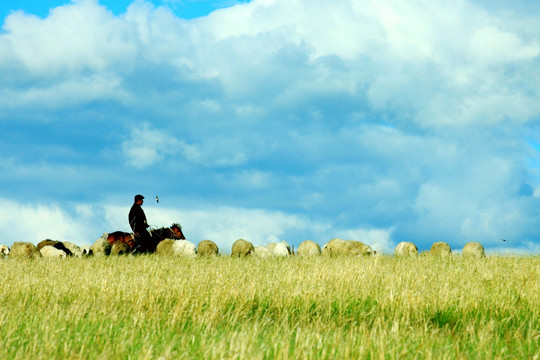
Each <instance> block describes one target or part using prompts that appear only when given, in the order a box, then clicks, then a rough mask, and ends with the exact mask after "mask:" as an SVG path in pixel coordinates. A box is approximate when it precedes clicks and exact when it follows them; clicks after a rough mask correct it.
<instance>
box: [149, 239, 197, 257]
mask: <svg viewBox="0 0 540 360" xmlns="http://www.w3.org/2000/svg"><path fill="white" fill-rule="evenodd" d="M156 252H157V253H158V254H159V255H165V256H187V257H195V256H196V255H197V250H196V247H195V244H194V243H192V242H191V241H187V240H174V239H165V240H162V241H160V242H159V244H158V245H157V248H156Z"/></svg>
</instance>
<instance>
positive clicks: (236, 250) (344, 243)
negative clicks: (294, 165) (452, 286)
mask: <svg viewBox="0 0 540 360" xmlns="http://www.w3.org/2000/svg"><path fill="white" fill-rule="evenodd" d="M107 236H108V234H107V233H105V234H103V235H102V237H101V238H99V239H98V240H96V242H95V243H94V244H93V245H91V246H90V245H86V246H78V245H75V244H74V243H71V242H67V241H55V240H49V239H47V240H43V241H41V242H39V243H38V245H37V246H35V245H34V244H32V243H30V242H15V243H14V244H13V245H12V247H11V249H10V248H9V247H8V246H6V245H0V256H8V255H9V256H10V257H15V258H31V259H33V258H38V257H46V258H65V257H68V256H75V257H86V256H110V255H127V254H130V253H131V249H130V247H129V246H128V245H127V244H125V243H120V242H115V243H114V244H113V245H111V244H110V243H109V242H108V241H107ZM451 252H452V250H451V248H450V246H449V245H448V244H447V243H445V242H436V243H434V244H433V245H432V247H431V249H430V250H429V251H427V252H426V253H430V254H436V255H442V256H445V255H450V254H451ZM156 253H157V254H158V255H172V256H185V257H195V256H211V255H219V254H220V252H219V248H218V246H217V245H216V243H214V242H213V241H211V240H203V241H201V242H200V243H199V244H198V245H197V246H196V245H195V244H194V243H192V242H190V241H187V240H173V239H165V240H162V241H161V242H160V243H159V244H158V245H157V248H156ZM374 254H376V252H375V251H373V250H372V248H371V247H370V246H368V245H366V244H364V243H363V242H361V241H355V240H343V239H332V240H330V241H329V242H328V243H326V244H325V245H324V246H323V247H322V248H321V247H320V246H319V244H317V243H316V242H314V241H311V240H306V241H304V242H302V243H301V244H300V245H299V246H298V249H297V250H296V252H295V251H294V249H291V246H290V245H289V244H288V243H287V242H286V241H281V242H272V243H269V244H267V245H266V246H253V244H252V243H251V242H249V241H246V240H244V239H238V240H236V241H235V242H234V243H233V245H232V249H231V256H232V257H245V256H257V257H273V256H290V255H298V256H319V255H326V256H340V255H345V256H363V255H374ZM394 255H395V256H408V255H409V256H410V255H419V252H418V247H417V246H416V245H415V244H413V243H411V242H401V243H399V244H398V245H397V246H396V248H395V250H394ZM462 255H463V256H474V257H483V256H485V252H484V247H483V246H482V245H481V244H480V243H478V242H469V243H467V244H466V245H465V246H464V247H463V251H462Z"/></svg>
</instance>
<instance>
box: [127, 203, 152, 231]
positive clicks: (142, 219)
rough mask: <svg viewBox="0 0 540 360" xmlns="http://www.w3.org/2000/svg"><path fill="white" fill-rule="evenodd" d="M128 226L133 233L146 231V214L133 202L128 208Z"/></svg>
mask: <svg viewBox="0 0 540 360" xmlns="http://www.w3.org/2000/svg"><path fill="white" fill-rule="evenodd" d="M128 219H129V226H131V230H133V232H134V233H135V234H141V233H145V232H146V228H147V227H148V224H147V223H146V215H145V214H144V211H143V209H142V207H141V205H139V204H137V203H134V204H133V206H132V207H131V210H129V215H128Z"/></svg>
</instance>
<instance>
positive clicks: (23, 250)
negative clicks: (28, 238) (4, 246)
mask: <svg viewBox="0 0 540 360" xmlns="http://www.w3.org/2000/svg"><path fill="white" fill-rule="evenodd" d="M9 256H10V257H14V258H19V259H35V258H38V257H41V253H40V252H39V251H38V249H37V248H36V246H35V245H34V244H32V243H29V242H14V243H13V245H12V246H11V250H10V252H9Z"/></svg>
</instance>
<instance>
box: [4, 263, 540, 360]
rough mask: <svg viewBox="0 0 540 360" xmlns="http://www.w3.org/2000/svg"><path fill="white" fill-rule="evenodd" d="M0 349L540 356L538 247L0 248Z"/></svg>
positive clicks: (111, 354)
mask: <svg viewBox="0 0 540 360" xmlns="http://www.w3.org/2000/svg"><path fill="white" fill-rule="evenodd" d="M0 274H1V275H2V277H1V278H2V282H1V284H0V307H1V311H0V359H66V358H67V359H398V358H403V359H539V358H540V257H539V256H528V257H517V256H488V257H487V258H480V259H470V258H462V257H460V256H456V257H447V258H437V257H429V256H419V257H414V258H395V257H392V256H374V257H356V258H346V257H344V258H328V257H311V258H301V257H289V258H244V259H235V258H231V257H228V256H222V257H214V258H195V259H185V258H179V257H176V258H174V257H160V256H158V255H155V254H153V255H140V256H123V257H101V258H98V257H95V258H67V259H65V260H62V259H36V260H17V259H9V258H5V259H0Z"/></svg>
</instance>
